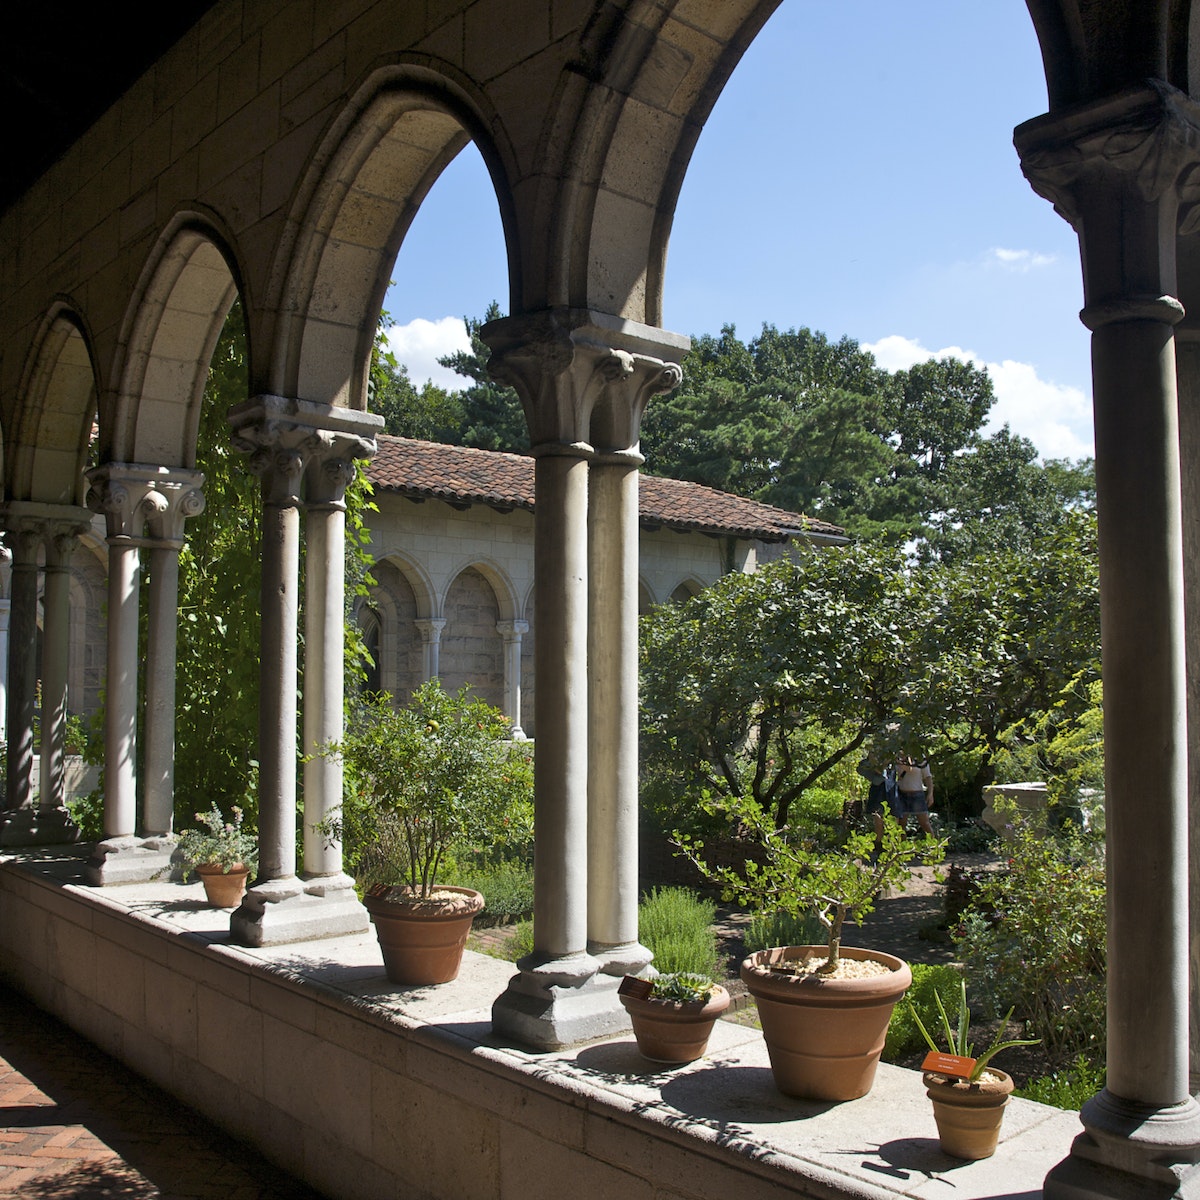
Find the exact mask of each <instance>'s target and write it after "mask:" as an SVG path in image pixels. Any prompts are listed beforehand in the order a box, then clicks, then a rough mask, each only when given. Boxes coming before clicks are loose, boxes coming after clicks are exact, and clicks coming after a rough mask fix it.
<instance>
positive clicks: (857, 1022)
mask: <svg viewBox="0 0 1200 1200" xmlns="http://www.w3.org/2000/svg"><path fill="white" fill-rule="evenodd" d="M826 953H827V947H825V946H777V947H775V948H774V949H772V950H760V951H758V953H756V954H752V955H750V957H749V958H747V959H745V960H744V961H743V963H742V969H741V976H742V980H743V981H744V982H745V984H746V987H747V988H748V989H749V991H750V994H751V995H752V996H753V997H754V999H755V1002H756V1004H757V1005H758V1015H759V1019H760V1021H761V1022H762V1030H763V1038H764V1040H765V1041H766V1043H767V1052H768V1053H769V1054H770V1056H771V1073H772V1075H773V1076H774V1077H775V1086H776V1087H777V1088H778V1089H779V1090H780V1091H781V1092H783V1093H784V1095H786V1096H798V1097H801V1098H803V1099H806V1100H855V1099H857V1098H858V1097H859V1096H865V1095H866V1094H867V1093H868V1092H869V1091H870V1090H871V1084H872V1083H874V1082H875V1068H876V1067H877V1066H878V1065H879V1056H880V1054H881V1053H882V1052H883V1043H884V1039H885V1038H886V1036H887V1027H888V1021H889V1020H890V1019H891V1015H892V1009H893V1008H894V1007H895V1005H896V1001H897V1000H899V999H900V997H901V996H903V995H904V993H905V992H906V991H907V990H908V987H909V984H911V983H912V972H911V971H910V970H909V969H908V963H906V962H904V961H903V959H899V958H895V957H894V956H892V955H891V954H883V953H881V952H880V951H877V950H861V949H858V948H857V947H854V946H843V947H842V958H844V959H852V960H857V961H864V960H867V961H873V962H878V963H882V964H883V965H884V966H885V967H887V968H888V972H887V974H886V975H875V976H869V977H867V978H864V979H829V978H826V977H825V976H821V975H803V976H792V975H785V974H781V973H778V972H774V971H771V970H770V966H771V964H772V963H777V962H787V961H795V960H799V959H807V958H814V957H816V958H824V957H825V955H826Z"/></svg>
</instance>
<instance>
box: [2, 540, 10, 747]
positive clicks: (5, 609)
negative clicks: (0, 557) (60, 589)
mask: <svg viewBox="0 0 1200 1200" xmlns="http://www.w3.org/2000/svg"><path fill="white" fill-rule="evenodd" d="M5 553H7V551H6V550H3V549H0V554H5ZM11 617H12V600H11V599H3V600H0V742H5V743H7V741H8V623H9V620H10V619H11Z"/></svg>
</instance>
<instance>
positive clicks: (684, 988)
mask: <svg viewBox="0 0 1200 1200" xmlns="http://www.w3.org/2000/svg"><path fill="white" fill-rule="evenodd" d="M617 994H618V996H619V997H620V1000H621V1003H622V1004H623V1005H624V1006H625V1011H626V1012H627V1013H629V1020H630V1021H631V1022H632V1024H633V1036H634V1037H635V1038H636V1039H637V1045H638V1050H640V1051H641V1053H642V1055H643V1057H645V1058H648V1059H650V1060H651V1061H652V1062H665V1063H688V1062H693V1061H695V1060H696V1059H697V1058H700V1057H701V1056H702V1055H703V1054H704V1051H705V1050H706V1049H707V1048H708V1039H709V1035H710V1034H711V1033H712V1030H713V1025H714V1024H716V1021H717V1018H718V1017H719V1016H720V1015H721V1014H722V1013H723V1012H724V1011H725V1010H726V1009H727V1008H728V1007H729V993H728V992H727V991H726V990H725V989H724V988H723V987H721V985H720V984H719V983H714V982H713V981H712V980H711V979H709V978H708V976H707V975H696V974H693V973H692V972H690V971H678V972H673V973H671V974H667V975H658V976H656V977H655V978H653V979H641V978H638V977H637V976H633V975H627V976H626V977H625V978H624V980H622V982H621V986H620V988H619V989H618V992H617Z"/></svg>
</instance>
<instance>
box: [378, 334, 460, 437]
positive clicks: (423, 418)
mask: <svg viewBox="0 0 1200 1200" xmlns="http://www.w3.org/2000/svg"><path fill="white" fill-rule="evenodd" d="M387 325H388V315H387V313H380V315H379V326H378V330H377V333H376V338H375V351H374V353H373V355H372V356H371V376H370V386H369V389H368V408H369V409H370V410H371V412H374V413H378V414H379V415H380V416H381V417H383V420H384V426H383V427H384V432H385V433H390V434H393V435H394V436H396V437H408V438H418V439H420V440H422V441H432V442H436V441H444V440H445V439H446V438H447V436H448V435H449V434H450V433H452V432H453V431H456V430H457V429H458V427H459V426H460V425H461V424H462V417H463V413H462V406H461V404H460V403H459V401H458V398H457V396H456V395H451V394H450V393H449V392H446V391H445V390H444V389H442V388H440V387H438V386H437V385H436V384H434V383H433V382H432V381H431V380H426V381H425V384H424V385H423V386H422V388H421V389H420V391H418V390H417V389H416V387H414V386H413V382H412V380H411V379H410V378H409V374H408V368H407V367H406V366H405V365H404V364H403V363H401V362H399V361H398V360H397V358H396V356H395V354H393V353H392V351H390V350H386V349H384V343H383V333H384V330H385V329H386V327H387Z"/></svg>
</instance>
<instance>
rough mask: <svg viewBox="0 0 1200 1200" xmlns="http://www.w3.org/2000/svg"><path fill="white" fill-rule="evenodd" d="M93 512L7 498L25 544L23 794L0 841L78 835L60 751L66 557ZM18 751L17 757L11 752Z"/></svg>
mask: <svg viewBox="0 0 1200 1200" xmlns="http://www.w3.org/2000/svg"><path fill="white" fill-rule="evenodd" d="M90 516H91V514H90V513H88V512H87V510H86V509H82V508H76V507H74V506H73V505H64V504H40V503H36V502H32V501H13V502H11V503H9V504H8V505H6V506H5V509H4V521H5V523H6V525H7V526H8V528H9V530H10V534H11V535H12V536H13V537H14V540H15V541H17V542H19V543H20V549H19V550H16V549H14V553H13V594H14V601H15V603H14V611H15V612H19V614H20V618H19V620H15V621H14V634H15V636H14V638H13V639H12V641H11V643H10V659H11V660H12V661H11V662H10V666H15V667H16V668H17V669H16V670H15V671H14V673H13V678H14V679H15V680H17V681H18V682H17V684H16V686H14V688H13V689H12V691H11V692H10V695H11V696H12V697H14V699H15V702H16V706H17V707H19V709H20V713H21V715H20V717H19V718H18V717H17V714H16V713H15V712H13V713H11V714H10V716H11V717H12V718H13V719H14V720H19V722H20V723H19V724H15V725H12V726H10V727H11V728H12V729H14V730H16V731H20V733H19V734H15V735H14V737H13V738H12V739H11V741H10V744H9V756H10V766H9V770H10V775H9V787H10V794H11V789H13V788H14V774H13V773H14V772H15V776H16V785H15V788H16V791H18V792H19V793H20V795H21V797H22V799H21V801H20V803H19V804H18V805H16V806H15V807H14V809H13V810H12V811H11V815H8V816H6V817H4V818H0V845H4V846H30V845H56V844H60V843H63V842H74V841H78V839H79V830H78V828H77V827H76V826H75V823H74V822H73V821H72V820H71V818H70V814H69V813H68V812H67V809H66V806H65V804H64V802H63V800H64V797H63V775H64V769H63V755H64V751H65V740H66V718H67V659H68V653H69V650H70V625H71V593H70V585H71V580H70V574H69V560H70V556H71V552H72V551H73V550H74V548H75V545H76V544H77V539H78V536H79V534H80V533H82V532H83V530H84V529H86V528H87V526H88V523H89V521H90ZM39 547H40V548H42V549H43V550H44V554H45V567H46V570H45V589H44V595H43V624H42V664H41V680H42V721H41V730H42V748H41V773H40V775H41V780H40V785H39V789H38V791H39V795H38V803H37V805H36V806H34V804H33V802H32V787H31V776H32V769H33V713H34V704H35V697H36V691H37V679H38V662H37V559H38V550H39ZM14 752H15V758H16V762H15V765H14V762H13V757H14Z"/></svg>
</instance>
